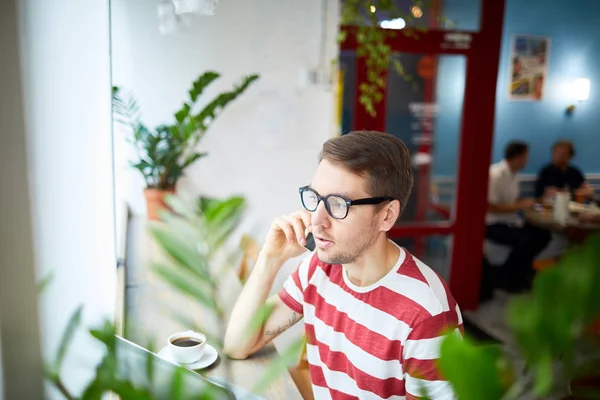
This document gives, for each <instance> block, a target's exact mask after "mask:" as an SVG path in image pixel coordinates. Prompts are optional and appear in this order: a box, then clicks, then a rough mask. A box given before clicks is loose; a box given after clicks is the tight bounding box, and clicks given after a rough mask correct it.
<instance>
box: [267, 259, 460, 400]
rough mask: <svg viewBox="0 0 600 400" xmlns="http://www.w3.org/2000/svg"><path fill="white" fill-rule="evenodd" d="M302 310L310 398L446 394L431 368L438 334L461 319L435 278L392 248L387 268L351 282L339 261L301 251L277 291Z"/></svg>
mask: <svg viewBox="0 0 600 400" xmlns="http://www.w3.org/2000/svg"><path fill="white" fill-rule="evenodd" d="M279 296H280V297H281V299H282V301H283V302H284V303H285V304H286V305H287V306H288V307H290V308H291V309H292V310H294V311H295V312H297V313H299V314H303V315H304V324H305V330H306V339H307V356H308V362H309V364H310V375H311V380H312V386H313V392H314V395H315V398H316V399H318V400H321V399H356V398H358V399H416V398H419V397H420V396H421V395H422V393H423V392H422V388H425V389H426V390H427V394H428V396H429V398H431V399H434V400H438V399H454V398H455V395H454V393H453V391H452V388H451V385H450V383H448V382H447V381H444V380H443V379H442V378H441V376H440V373H439V371H438V369H437V367H436V359H437V358H438V357H439V347H440V343H441V341H442V339H443V336H442V334H443V333H445V332H447V329H448V328H450V329H453V333H454V334H458V335H460V334H462V317H461V314H460V310H459V308H458V305H457V304H456V301H455V300H454V298H453V297H452V295H451V294H450V291H449V290H448V288H447V287H446V285H445V283H444V282H443V281H442V279H441V278H440V277H439V276H438V275H437V274H436V273H435V272H434V271H433V270H431V269H430V268H429V267H428V266H426V265H425V264H424V263H422V262H421V261H420V260H418V259H417V258H415V257H413V256H412V255H411V254H410V253H408V252H407V251H406V250H404V249H402V248H400V257H399V258H398V261H397V263H396V265H395V266H394V268H392V270H391V271H390V272H389V273H388V274H387V275H386V276H384V277H383V278H382V279H380V280H379V281H378V282H376V283H374V284H373V285H370V286H368V287H358V286H356V285H354V284H352V282H350V281H349V280H348V278H347V276H346V274H345V272H344V269H343V267H342V266H341V265H330V264H325V263H322V262H321V261H319V259H318V257H317V255H316V254H312V255H311V256H310V257H307V258H306V259H305V260H304V261H303V262H302V264H301V265H300V266H299V267H298V269H297V270H296V271H295V272H294V273H293V274H292V275H291V276H290V277H289V278H288V279H287V280H286V282H285V284H284V286H283V288H282V289H281V291H280V292H279Z"/></svg>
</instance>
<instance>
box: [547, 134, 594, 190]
mask: <svg viewBox="0 0 600 400" xmlns="http://www.w3.org/2000/svg"><path fill="white" fill-rule="evenodd" d="M574 155H575V148H574V147H573V144H572V143H571V142H569V141H568V140H559V141H558V142H556V143H554V145H553V146H552V163H550V164H548V165H547V166H545V167H544V168H542V169H541V170H540V172H539V173H538V177H537V181H536V182H535V197H536V198H538V199H541V198H548V197H550V198H551V197H553V196H554V195H555V194H556V192H557V191H560V190H567V191H569V192H571V196H572V198H573V200H575V199H578V198H579V199H591V198H593V197H594V191H593V189H592V187H591V186H590V185H589V184H588V183H587V182H586V181H585V177H584V176H583V174H582V173H581V171H580V170H579V169H578V168H576V167H574V166H573V165H570V164H569V163H570V161H571V159H572V158H573V156H574Z"/></svg>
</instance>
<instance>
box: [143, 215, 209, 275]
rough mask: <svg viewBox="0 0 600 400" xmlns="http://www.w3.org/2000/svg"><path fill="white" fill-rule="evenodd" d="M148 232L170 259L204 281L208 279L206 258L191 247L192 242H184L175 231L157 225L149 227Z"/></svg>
mask: <svg viewBox="0 0 600 400" xmlns="http://www.w3.org/2000/svg"><path fill="white" fill-rule="evenodd" d="M150 232H151V234H152V235H153V236H154V238H155V240H156V241H157V243H158V244H159V245H160V247H161V248H162V250H163V251H164V252H165V253H166V254H167V255H169V257H170V258H171V260H173V261H174V262H175V263H177V264H178V265H179V266H181V267H183V268H184V269H185V270H187V271H188V272H191V273H193V274H194V275H195V276H196V277H198V278H200V279H201V280H202V281H204V282H207V281H208V280H209V279H210V276H209V275H208V267H207V263H206V259H205V258H204V257H202V255H201V254H199V253H198V251H197V250H196V248H194V247H192V246H193V245H192V244H189V243H187V242H185V241H184V240H182V239H181V238H179V237H178V236H177V235H176V234H175V233H173V232H168V231H167V230H166V229H161V228H159V227H157V226H153V227H151V228H150Z"/></svg>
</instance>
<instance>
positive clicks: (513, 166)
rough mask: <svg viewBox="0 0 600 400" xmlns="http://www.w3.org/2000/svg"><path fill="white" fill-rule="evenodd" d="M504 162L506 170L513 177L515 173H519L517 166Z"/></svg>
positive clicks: (507, 161)
mask: <svg viewBox="0 0 600 400" xmlns="http://www.w3.org/2000/svg"><path fill="white" fill-rule="evenodd" d="M505 161H506V165H508V169H509V170H510V172H511V173H512V174H513V175H516V174H517V172H519V169H518V168H517V166H516V165H515V163H513V162H511V161H509V160H505Z"/></svg>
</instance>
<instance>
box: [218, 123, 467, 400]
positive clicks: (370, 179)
mask: <svg viewBox="0 0 600 400" xmlns="http://www.w3.org/2000/svg"><path fill="white" fill-rule="evenodd" d="M320 158H321V161H320V163H319V165H318V167H317V170H316V173H315V175H314V177H313V180H312V182H311V184H310V186H305V187H302V188H300V196H301V200H302V205H303V207H304V210H299V211H297V212H295V213H292V214H289V215H283V216H281V217H279V218H277V219H276V220H275V221H274V222H273V224H272V225H271V229H270V231H269V234H268V235H267V238H266V241H265V244H264V246H263V248H262V250H261V252H260V255H259V257H258V261H257V262H256V264H255V267H254V269H253V271H252V273H251V275H250V278H249V279H248V281H247V282H246V284H245V285H244V289H243V290H242V293H241V294H240V297H239V298H238V300H237V302H236V305H235V307H234V309H233V312H232V314H231V318H230V322H229V326H228V327H227V332H226V334H225V346H224V352H225V354H227V355H228V356H230V357H233V358H246V357H248V356H249V355H251V354H252V353H254V352H256V351H258V350H259V349H260V348H261V347H263V346H264V345H265V344H266V343H268V342H270V341H271V340H273V338H275V337H276V336H277V335H279V334H280V333H282V332H283V331H285V330H286V329H288V328H289V327H290V326H292V325H294V324H295V323H296V322H298V321H299V320H300V319H302V318H304V327H305V333H306V339H307V356H308V362H309V364H310V377H311V381H312V387H313V392H314V396H315V398H316V399H331V398H335V399H338V398H344V399H345V398H353V399H356V398H360V399H367V398H368V399H388V398H407V399H409V398H410V399H416V398H420V396H421V390H422V389H424V390H426V392H427V395H428V396H427V397H428V398H430V399H433V400H436V399H444V400H445V399H454V398H455V396H454V393H453V390H452V387H451V385H450V383H449V382H447V381H445V380H444V378H443V377H442V376H441V375H440V373H439V371H438V367H437V359H438V357H439V351H440V349H439V346H440V343H441V341H440V339H441V337H442V335H444V334H445V333H446V329H450V330H451V331H452V334H456V335H461V331H462V317H461V315H460V310H459V308H458V305H457V304H456V301H455V300H454V298H453V297H452V295H451V294H450V291H449V290H448V288H447V286H446V284H445V283H444V282H443V281H442V279H441V278H440V277H439V276H438V275H437V274H436V273H435V272H434V271H433V270H431V269H430V268H429V267H428V266H426V265H425V264H424V263H423V262H421V261H420V260H418V259H416V258H414V257H413V256H412V255H411V254H410V253H409V252H408V251H407V250H406V249H403V248H401V247H399V246H398V245H396V244H395V243H394V242H392V241H391V240H389V239H388V237H387V232H388V231H389V230H390V229H391V228H392V227H393V226H394V224H395V223H396V220H397V219H398V216H399V215H400V213H401V212H402V209H403V207H404V205H405V204H406V202H407V200H408V198H409V195H410V191H411V188H412V184H413V176H412V168H411V157H410V154H409V151H408V149H407V147H406V146H405V144H404V143H403V142H402V141H401V140H399V139H397V138H395V137H394V136H392V135H389V134H387V133H380V132H368V131H360V132H352V133H349V134H347V135H344V136H340V137H337V138H334V139H330V140H328V141H327V142H326V143H325V144H324V146H323V151H322V153H321V157H320ZM306 229H308V230H309V231H312V233H313V235H314V238H315V242H316V252H313V253H310V254H308V256H307V257H305V259H304V261H302V262H301V264H300V266H299V267H298V269H297V270H296V271H295V272H294V273H293V274H292V275H291V276H290V277H289V278H288V279H287V280H286V282H285V284H284V286H283V288H282V289H281V291H280V292H279V294H278V295H274V296H272V297H270V298H267V296H268V294H269V290H270V288H271V285H272V284H273V280H274V279H275V275H276V274H277V272H278V271H279V269H280V267H281V266H282V265H283V263H284V262H285V261H286V260H288V259H290V258H293V257H297V256H299V255H301V254H302V253H304V252H305V250H304V248H303V247H302V246H303V245H304V244H305V230H306ZM265 305H267V306H270V307H269V308H272V312H271V313H270V314H269V315H268V316H267V317H266V318H265V319H263V315H264V312H263V311H262V310H263V307H264V306H265ZM257 318H258V320H259V321H261V320H263V321H264V322H262V326H260V323H259V324H257V323H256V320H257ZM257 328H258V329H257Z"/></svg>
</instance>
